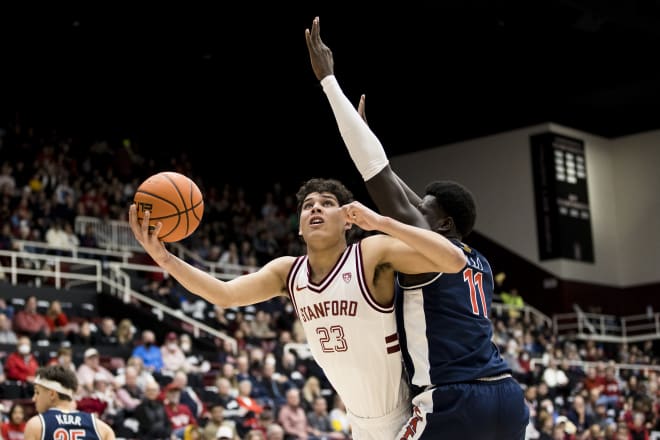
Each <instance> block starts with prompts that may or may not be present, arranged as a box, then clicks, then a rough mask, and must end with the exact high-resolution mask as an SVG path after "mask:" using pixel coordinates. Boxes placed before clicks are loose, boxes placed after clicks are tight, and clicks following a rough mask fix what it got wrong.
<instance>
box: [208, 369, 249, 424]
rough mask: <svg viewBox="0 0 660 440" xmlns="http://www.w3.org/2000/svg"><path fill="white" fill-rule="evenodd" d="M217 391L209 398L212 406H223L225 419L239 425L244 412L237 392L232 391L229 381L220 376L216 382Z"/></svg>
mask: <svg viewBox="0 0 660 440" xmlns="http://www.w3.org/2000/svg"><path fill="white" fill-rule="evenodd" d="M215 391H216V392H215V393H214V394H212V395H210V396H208V397H207V399H208V401H209V402H210V404H211V405H215V404H219V405H222V406H223V407H224V408H225V411H224V413H225V418H226V419H228V420H231V421H233V422H235V423H237V424H238V423H240V422H241V416H242V415H243V414H244V410H243V408H241V407H240V406H239V404H238V402H237V400H236V394H235V390H234V389H232V386H231V382H230V381H229V379H227V378H226V377H222V376H219V377H218V378H217V379H216V381H215Z"/></svg>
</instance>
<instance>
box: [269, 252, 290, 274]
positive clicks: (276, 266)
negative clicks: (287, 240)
mask: <svg viewBox="0 0 660 440" xmlns="http://www.w3.org/2000/svg"><path fill="white" fill-rule="evenodd" d="M297 258H298V257H291V256H286V257H277V258H275V259H273V260H271V261H269V262H268V263H266V264H265V265H264V266H263V269H266V270H272V271H275V272H277V273H284V274H285V275H286V274H288V273H289V270H290V269H291V266H293V263H294V262H295V261H296V259H297Z"/></svg>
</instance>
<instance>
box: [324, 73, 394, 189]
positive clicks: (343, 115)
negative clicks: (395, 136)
mask: <svg viewBox="0 0 660 440" xmlns="http://www.w3.org/2000/svg"><path fill="white" fill-rule="evenodd" d="M321 86H322V87H323V91H324V92H325V94H326V96H327V97H328V101H330V107H332V111H333V113H334V114H335V119H336V120H337V126H338V127H339V133H340V134H341V137H342V139H344V143H345V144H346V148H347V149H348V153H349V154H350V155H351V159H353V163H354V164H355V166H356V167H357V169H358V171H359V172H360V174H361V175H362V179H363V180H365V181H367V180H369V179H371V178H372V177H374V176H375V175H376V174H378V173H379V172H380V171H381V170H382V169H383V168H385V167H386V166H387V164H388V163H389V162H388V160H387V155H386V154H385V150H384V149H383V146H382V145H381V143H380V141H379V140H378V138H377V137H376V135H375V134H374V133H373V132H372V131H371V129H370V128H369V126H368V125H367V123H366V122H364V120H363V119H362V117H360V114H359V113H358V112H357V110H356V109H355V107H353V105H352V104H351V102H350V101H349V100H348V98H347V97H346V95H344V93H343V92H342V90H341V87H339V83H338V82H337V78H335V76H334V75H328V76H326V77H325V78H323V79H322V80H321Z"/></svg>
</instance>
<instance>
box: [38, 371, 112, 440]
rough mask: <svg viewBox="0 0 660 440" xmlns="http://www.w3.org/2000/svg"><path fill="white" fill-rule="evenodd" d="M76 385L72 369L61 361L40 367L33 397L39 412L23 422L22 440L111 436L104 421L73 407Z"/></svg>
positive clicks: (106, 439) (94, 439) (92, 439)
mask: <svg viewBox="0 0 660 440" xmlns="http://www.w3.org/2000/svg"><path fill="white" fill-rule="evenodd" d="M77 388H78V379H77V378H76V374H75V373H74V372H73V371H71V370H69V369H66V368H64V367H62V366H61V365H51V366H47V367H41V368H39V369H38V370H37V378H36V379H35V380H34V397H33V398H32V400H33V401H34V403H35V407H36V410H37V413H38V414H37V415H35V416H33V417H31V418H30V420H28V422H27V424H26V425H25V440H114V439H115V433H114V432H113V431H112V428H110V426H109V425H108V424H107V423H105V422H104V421H103V420H100V419H98V418H97V417H96V416H94V415H93V414H89V413H86V412H82V411H76V410H75V409H74V406H75V403H74V401H73V395H74V392H75V390H76V389H77Z"/></svg>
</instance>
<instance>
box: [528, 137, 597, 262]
mask: <svg viewBox="0 0 660 440" xmlns="http://www.w3.org/2000/svg"><path fill="white" fill-rule="evenodd" d="M530 145H531V149H532V167H533V178H534V198H535V207H536V225H537V235H538V242H539V258H540V260H541V261H543V260H550V259H556V258H565V259H571V260H576V261H583V262H590V263H593V262H594V249H593V237H592V233H591V211H590V209H589V191H588V188H587V161H586V156H585V152H584V141H582V140H580V139H574V138H571V137H567V136H564V135H559V134H556V133H551V132H546V133H540V134H534V135H531V136H530Z"/></svg>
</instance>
